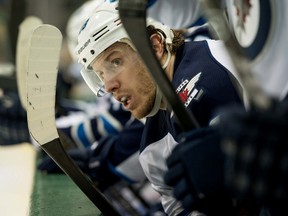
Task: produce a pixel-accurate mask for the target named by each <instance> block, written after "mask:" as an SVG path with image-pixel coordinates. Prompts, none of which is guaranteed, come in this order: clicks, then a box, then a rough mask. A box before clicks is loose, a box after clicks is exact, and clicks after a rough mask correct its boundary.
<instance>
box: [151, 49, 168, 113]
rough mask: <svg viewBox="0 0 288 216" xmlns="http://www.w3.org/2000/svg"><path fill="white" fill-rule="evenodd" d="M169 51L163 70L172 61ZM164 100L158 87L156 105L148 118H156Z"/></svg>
mask: <svg viewBox="0 0 288 216" xmlns="http://www.w3.org/2000/svg"><path fill="white" fill-rule="evenodd" d="M167 50H168V56H167V59H166V61H165V63H164V64H163V65H162V69H163V70H165V69H166V67H167V66H168V63H169V61H170V59H171V53H170V51H169V49H168V47H167ZM162 98H163V95H162V92H161V91H160V89H159V87H158V85H157V87H156V97H155V101H154V105H153V108H152V110H151V111H150V113H149V114H148V115H147V116H146V117H151V116H154V115H155V114H156V113H157V112H158V110H159V109H160V106H161V101H162Z"/></svg>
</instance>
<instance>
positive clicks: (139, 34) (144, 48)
mask: <svg viewBox="0 0 288 216" xmlns="http://www.w3.org/2000/svg"><path fill="white" fill-rule="evenodd" d="M146 5H147V0H120V1H119V14H120V19H121V21H122V23H123V26H124V28H125V29H126V31H127V33H128V35H129V36H130V38H131V40H132V42H133V44H134V46H135V47H136V49H137V50H138V52H139V54H140V55H141V57H142V60H143V62H144V63H145V64H146V66H147V68H148V70H149V72H150V74H151V76H152V77H153V78H154V80H155V82H156V83H157V85H158V86H159V88H160V90H161V92H162V94H163V95H164V97H165V98H166V100H167V102H168V104H169V105H170V107H171V109H172V110H173V112H174V115H175V117H176V119H177V120H178V122H179V123H180V125H181V126H182V128H183V129H184V130H185V131H188V130H191V129H194V128H196V127H198V123H197V121H196V119H195V118H194V116H193V115H192V114H191V113H190V112H188V111H187V110H186V108H185V107H184V105H183V103H182V102H181V101H180V99H179V97H178V96H177V94H176V93H175V91H174V89H173V86H172V84H171V82H170V80H169V79H168V77H167V75H166V73H165V72H164V71H163V69H162V67H161V65H160V63H159V61H158V60H157V58H156V56H155V53H154V51H153V49H152V46H151V42H150V39H149V36H148V32H147V28H146ZM140 38H141V39H140Z"/></svg>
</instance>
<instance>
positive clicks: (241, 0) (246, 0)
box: [233, 0, 252, 31]
mask: <svg viewBox="0 0 288 216" xmlns="http://www.w3.org/2000/svg"><path fill="white" fill-rule="evenodd" d="M233 5H234V6H235V8H236V16H237V17H238V21H237V26H238V27H240V28H241V29H243V30H244V31H245V22H246V18H247V16H248V15H249V14H250V8H251V6H252V4H251V1H250V0H234V2H233Z"/></svg>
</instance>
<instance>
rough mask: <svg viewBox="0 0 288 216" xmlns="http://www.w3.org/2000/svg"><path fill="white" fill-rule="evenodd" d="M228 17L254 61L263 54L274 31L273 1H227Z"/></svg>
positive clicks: (249, 56) (248, 54)
mask: <svg viewBox="0 0 288 216" xmlns="http://www.w3.org/2000/svg"><path fill="white" fill-rule="evenodd" d="M226 4H227V8H228V15H229V19H230V24H231V26H232V28H233V31H234V33H235V36H236V38H237V40H238V43H239V44H240V46H241V47H242V48H243V51H244V53H245V54H246V56H247V57H248V58H249V59H250V60H253V59H255V58H256V57H257V56H259V55H260V54H261V52H262V51H263V48H264V47H265V46H266V45H267V44H266V43H267V42H268V41H269V40H268V37H269V36H270V34H271V30H272V18H273V15H274V13H273V10H272V8H273V7H272V0H227V1H226Z"/></svg>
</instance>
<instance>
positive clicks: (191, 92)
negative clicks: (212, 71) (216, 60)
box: [176, 72, 203, 107]
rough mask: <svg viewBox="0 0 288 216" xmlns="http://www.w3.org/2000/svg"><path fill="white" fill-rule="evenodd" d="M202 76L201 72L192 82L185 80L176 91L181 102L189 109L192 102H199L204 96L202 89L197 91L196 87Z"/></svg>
mask: <svg viewBox="0 0 288 216" xmlns="http://www.w3.org/2000/svg"><path fill="white" fill-rule="evenodd" d="M200 76H201V72H199V73H198V74H197V75H195V76H194V77H193V78H192V79H191V80H190V81H189V80H187V79H186V80H184V81H183V82H182V83H181V84H180V85H179V86H178V87H177V89H176V93H177V94H178V96H179V98H180V99H181V101H182V102H183V103H184V105H185V107H187V106H188V105H189V104H190V103H191V101H192V100H193V99H194V100H197V99H199V98H200V96H201V95H202V94H203V90H202V89H197V88H196V87H195V85H196V83H197V82H198V80H199V78H200Z"/></svg>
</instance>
